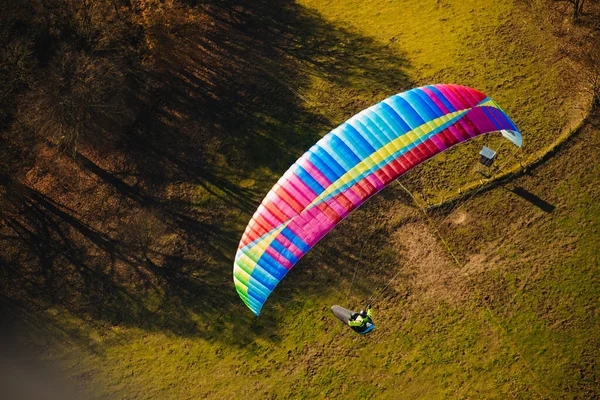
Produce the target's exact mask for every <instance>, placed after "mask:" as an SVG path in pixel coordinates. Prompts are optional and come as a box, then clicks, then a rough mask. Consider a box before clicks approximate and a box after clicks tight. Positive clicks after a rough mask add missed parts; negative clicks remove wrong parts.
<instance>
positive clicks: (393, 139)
mask: <svg viewBox="0 0 600 400" xmlns="http://www.w3.org/2000/svg"><path fill="white" fill-rule="evenodd" d="M497 131H501V132H502V134H503V135H504V136H505V137H506V138H507V139H509V140H511V141H512V142H513V143H515V144H516V145H517V146H519V147H520V146H521V134H520V132H519V130H518V129H517V128H516V126H515V125H514V124H513V122H512V121H511V120H510V119H509V118H508V116H507V115H506V114H505V113H504V112H503V111H502V110H501V109H500V107H499V106H498V105H497V104H496V103H495V102H494V101H493V100H492V99H490V98H489V97H487V96H486V95H485V94H483V93H481V92H479V91H477V90H474V89H470V88H468V87H464V86H458V85H445V84H442V85H432V86H425V87H421V88H417V89H412V90H409V91H407V92H404V93H401V94H398V95H395V96H392V97H390V98H388V99H386V100H384V101H382V102H381V103H378V104H376V105H374V106H372V107H369V108H368V109H366V110H364V111H362V112H360V113H358V114H357V115H355V116H354V117H352V118H350V119H349V120H348V121H346V122H344V123H343V124H341V125H340V126H338V127H337V128H335V129H334V130H333V131H331V132H329V133H328V134H327V135H325V136H324V137H323V138H322V139H321V140H319V141H318V142H317V143H316V144H315V145H314V146H313V147H312V148H311V149H310V150H308V151H307V152H306V153H304V155H303V156H302V157H300V158H299V159H298V161H296V162H295V163H294V164H293V165H292V166H291V167H290V169H289V170H288V171H287V172H286V173H285V174H284V175H283V176H282V177H281V178H280V179H279V181H278V182H277V183H276V184H275V186H274V187H273V188H272V189H271V191H270V192H269V193H268V194H267V197H265V199H264V200H263V201H262V203H261V204H260V206H259V207H258V210H257V211H256V213H255V214H254V216H253V217H252V219H251V220H250V223H249V224H248V227H247V228H246V231H245V232H244V234H243V236H242V240H241V242H240V245H239V248H238V251H237V254H236V256H235V262H234V267H233V279H234V282H235V287H236V289H237V292H238V293H239V295H240V297H241V298H242V300H243V301H244V303H246V305H247V306H248V307H249V308H250V309H251V310H252V311H253V312H254V313H255V314H256V315H258V314H259V313H260V310H261V308H262V306H263V304H264V302H265V301H266V299H267V297H268V296H269V295H270V294H271V292H272V291H273V289H274V288H275V286H276V285H277V284H278V283H279V282H280V281H281V279H283V277H284V276H285V274H287V272H288V271H289V270H290V268H292V267H293V266H294V264H296V263H297V262H298V260H299V259H300V258H301V257H302V256H303V255H304V254H306V252H307V251H308V250H310V248H311V247H312V246H314V245H315V244H316V243H317V242H318V241H319V240H320V239H321V238H322V237H323V236H325V234H327V232H329V231H330V230H331V229H332V228H333V227H334V226H335V225H336V224H338V223H339V222H340V221H341V220H342V219H344V218H345V217H346V216H347V215H348V214H349V213H350V212H352V210H354V209H356V208H357V207H359V206H360V205H361V204H362V203H364V202H365V201H366V200H367V199H369V197H371V196H373V195H374V194H375V193H377V192H378V191H380V190H381V189H383V188H384V187H385V186H386V185H388V184H390V183H391V182H393V181H394V180H395V179H397V178H398V177H399V176H401V175H403V174H404V173H406V172H407V171H409V170H410V169H411V168H413V167H414V166H416V165H418V164H420V163H422V162H423V161H425V160H427V159H429V158H431V157H433V156H434V155H436V154H438V153H440V152H442V151H444V150H446V149H448V148H450V147H451V146H453V145H455V144H457V143H460V142H463V141H466V140H469V139H471V138H474V137H475V136H478V135H481V134H484V133H488V132H497Z"/></svg>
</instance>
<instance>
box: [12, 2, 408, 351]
mask: <svg viewBox="0 0 600 400" xmlns="http://www.w3.org/2000/svg"><path fill="white" fill-rule="evenodd" d="M33 3H35V4H37V3H36V2H32V3H31V4H33ZM27 4H29V3H27ZM181 4H182V5H181V7H182V8H181V9H175V10H173V14H172V15H169V16H160V18H167V17H168V18H172V19H171V20H169V22H170V24H166V23H165V25H161V24H160V23H159V22H160V19H158V20H157V21H154V22H155V23H156V25H152V26H150V27H149V28H147V31H143V29H146V27H144V28H143V29H142V28H139V27H138V28H136V29H138V31H136V32H138V33H137V34H136V35H134V36H131V37H129V39H130V40H131V42H130V43H128V44H127V46H131V47H132V48H134V49H135V48H136V46H138V47H139V54H138V53H135V52H133V53H131V52H130V50H127V51H128V52H127V57H125V56H122V57H121V56H120V55H119V54H120V53H119V51H120V50H116V53H115V50H110V51H109V50H102V51H99V50H98V49H97V47H94V46H96V44H95V43H96V42H95V40H96V39H95V38H96V37H97V35H99V33H97V32H96V33H94V34H88V33H86V32H87V30H85V29H84V30H78V29H80V28H81V26H83V25H81V26H80V25H77V24H74V25H73V24H72V25H69V24H65V26H67V25H68V26H75V27H77V26H79V28H73V30H69V29H71V28H69V29H67V28H64V29H63V28H61V29H63V30H62V31H61V32H63V34H62V35H61V36H60V37H57V36H43V37H40V38H36V39H35V40H38V39H39V41H37V42H36V43H34V45H33V47H34V48H39V49H41V48H42V47H43V48H44V50H43V51H42V50H40V52H41V53H39V54H38V53H34V54H35V57H36V59H32V63H33V67H32V69H33V70H35V71H39V72H40V73H41V74H44V73H47V72H49V71H52V68H56V65H58V64H57V63H58V62H59V61H60V57H62V56H61V54H63V52H61V50H60V49H62V48H63V47H61V43H62V42H65V43H68V44H69V46H73V48H76V49H77V50H76V51H77V52H78V53H77V54H81V57H80V58H77V59H76V60H75V61H73V62H74V64H73V65H75V67H76V66H77V65H80V64H78V63H79V62H80V61H81V60H83V61H85V62H84V63H83V64H81V65H84V66H94V65H100V66H101V68H100V67H99V70H101V71H104V69H103V68H104V67H103V66H105V65H108V64H106V63H96V62H95V61H94V60H97V59H103V60H104V59H110V60H119V62H118V63H117V64H110V65H117V66H123V65H127V66H128V67H127V69H124V70H120V71H125V72H124V74H123V76H122V77H121V78H120V81H119V82H120V85H122V87H118V88H116V89H115V90H116V91H115V92H114V97H118V101H116V100H115V101H112V100H111V101H110V102H108V100H106V101H107V103H106V104H108V105H109V106H110V107H113V108H111V109H110V110H111V111H110V112H104V111H103V112H97V110H96V109H94V108H93V107H94V106H93V105H91V106H90V107H92V108H89V109H83V110H79V111H78V112H83V114H82V115H86V116H87V115H88V114H89V115H90V117H89V119H85V120H83V121H82V122H81V125H80V126H79V127H78V129H79V130H69V131H68V132H76V133H77V135H76V136H75V139H74V140H75V141H73V142H69V143H67V144H65V143H63V142H61V141H60V140H58V139H57V138H56V137H54V136H53V135H52V134H50V133H48V132H47V131H44V130H39V129H37V128H36V127H37V125H36V124H35V123H29V122H31V121H26V122H27V123H25V124H23V123H22V122H21V120H20V118H23V115H20V114H19V113H18V112H17V111H14V112H13V114H11V115H12V116H8V117H7V118H6V119H5V121H6V124H5V125H3V127H2V129H3V136H2V138H7V137H8V133H9V132H19V134H20V135H21V136H19V137H21V138H25V137H30V138H33V141H30V142H29V145H30V152H29V153H28V154H29V155H28V157H29V158H30V159H31V160H30V161H28V162H27V163H20V164H18V168H16V169H17V170H19V171H24V172H26V171H29V172H28V175H27V177H25V175H24V174H21V175H20V174H16V173H15V174H13V173H6V174H5V175H4V176H5V179H4V180H3V181H2V185H1V186H0V193H1V197H0V201H1V206H2V207H1V209H0V242H1V247H2V248H3V249H5V250H4V251H3V252H2V253H1V254H0V266H1V268H0V282H1V283H0V291H1V293H2V294H3V295H4V297H5V298H7V299H10V300H11V301H17V302H19V303H20V304H27V306H24V309H28V310H29V312H32V313H33V312H35V313H43V310H44V309H45V308H46V307H48V306H59V307H63V308H65V309H67V310H68V311H69V312H71V313H73V314H75V315H77V316H79V317H81V318H83V319H84V320H86V321H94V323H95V324H97V325H98V326H100V327H101V326H104V325H105V324H106V325H124V326H135V327H141V328H143V329H147V330H157V331H169V332H172V333H175V334H178V335H193V336H198V337H203V338H206V339H209V340H223V341H231V343H232V344H237V345H242V346H243V345H245V344H247V343H248V342H249V341H252V340H253V339H252V338H253V337H254V335H256V334H259V335H263V336H264V335H267V336H268V337H270V338H271V339H272V340H277V338H276V336H275V335H274V330H275V329H276V327H277V322H276V321H277V318H276V316H277V312H279V311H280V310H281V309H282V308H286V307H289V304H287V303H286V301H287V300H286V299H282V300H277V299H272V300H270V301H269V303H268V305H267V306H266V307H265V312H264V314H263V315H261V318H260V319H258V320H255V321H254V323H252V324H250V322H251V321H252V320H253V317H252V314H251V313H250V311H249V310H247V309H246V308H245V306H244V305H243V303H242V302H241V300H240V299H239V298H238V296H237V293H236V292H235V289H234V286H233V283H232V278H231V270H232V264H233V257H234V255H235V251H236V248H237V244H238V240H239V238H240V237H241V234H242V230H243V226H241V225H240V221H247V220H249V218H250V216H251V214H252V213H253V212H254V210H255V209H256V207H257V206H258V204H259V202H260V200H261V199H262V197H263V196H264V195H265V194H266V192H267V191H268V190H269V188H270V187H271V186H272V184H273V183H274V182H275V180H276V178H275V177H274V176H272V175H270V174H266V173H263V172H262V171H271V172H272V174H273V175H279V174H282V173H283V172H284V171H285V170H286V169H287V168H288V166H289V165H290V164H291V163H292V162H293V161H295V159H296V158H297V157H298V156H300V155H301V154H302V153H303V152H304V151H305V150H306V149H308V148H309V147H310V146H311V145H312V144H313V143H314V142H316V141H317V140H318V138H319V137H320V135H322V134H324V133H326V132H327V131H328V130H330V129H331V128H333V127H334V125H335V124H337V123H339V122H342V120H343V118H345V117H349V116H350V115H352V114H353V113H355V112H356V111H358V110H360V109H361V108H363V106H367V105H368V104H361V103H360V102H359V103H353V104H350V105H347V106H346V108H344V109H343V110H340V111H339V113H336V117H335V119H339V120H335V121H333V120H331V119H330V118H326V117H323V115H322V113H321V112H320V110H319V109H318V106H319V104H318V103H316V100H315V101H313V100H311V99H307V98H305V97H304V96H303V92H304V91H305V90H306V88H308V87H309V85H310V80H311V79H312V77H320V78H324V79H327V81H328V82H333V83H334V84H336V85H342V86H343V85H345V84H348V83H350V82H352V86H353V88H359V89H361V90H364V91H365V93H371V94H372V95H373V96H379V97H385V96H387V95H390V94H391V93H395V92H399V91H401V90H403V89H406V88H408V87H410V86H411V84H410V82H409V81H408V79H407V77H406V75H405V73H404V72H403V69H404V68H406V67H407V66H408V63H407V61H406V60H405V59H403V58H401V57H399V56H398V55H397V54H395V53H391V52H390V50H389V49H388V48H387V47H385V46H383V45H380V44H378V43H376V42H374V41H373V40H372V39H369V38H364V37H361V36H359V35H357V34H355V33H353V32H351V31H348V30H346V29H343V28H339V27H336V26H332V25H331V24H329V23H327V22H326V21H324V20H323V19H321V18H320V17H319V16H318V15H317V14H315V13H313V12H311V11H309V10H307V9H304V8H303V7H301V6H298V5H296V4H294V3H293V2H291V1H259V2H252V3H251V4H246V3H244V4H241V3H236V2H231V3H227V2H225V3H221V2H219V3H215V4H213V3H203V4H201V5H200V4H198V3H197V2H190V1H188V2H181ZM178 13H180V14H178ZM190 13H191V14H193V15H194V16H195V17H196V18H197V19H198V20H197V23H193V22H190V21H189V20H185V21H184V19H185V18H184V17H185V16H186V15H190ZM60 15H62V14H60ZM83 15H85V14H83ZM76 16H80V14H76ZM63 17H64V18H67V17H68V15H67V16H63ZM20 18H22V15H21V17H20ZM78 18H79V17H78ZM157 18H158V17H157ZM178 18H182V20H181V21H184V22H181V21H180V20H179V19H178ZM93 20H94V19H93V18H92V21H93ZM107 20H109V19H107ZM123 20H125V19H119V16H115V21H116V22H114V24H115V25H114V26H115V27H118V28H119V29H126V28H124V27H123V25H122V24H124V22H122V21H123ZM37 23H40V22H39V21H38V22H34V24H37ZM19 25H20V26H21V25H23V22H22V21H21V22H19ZM92 25H93V24H92ZM167 25H168V26H167ZM11 29H12V28H11ZM56 29H58V28H56ZM81 29H83V28H81ZM90 29H91V28H90ZM127 29H130V28H127ZM131 29H133V28H131ZM144 35H145V36H144ZM61 41H62V42H61ZM144 41H146V42H148V43H151V45H148V47H144V48H143V47H142V45H141V44H140V43H142V42H144ZM42 43H46V44H47V46H45V47H44V46H41V44H42ZM114 43H116V44H119V46H121V45H123V41H122V38H119V37H117V38H116V39H114ZM123 46H125V45H123ZM115 48H117V49H119V48H120V47H118V46H117V47H115ZM128 48H129V47H128ZM123 51H125V50H123ZM111 52H112V53H111ZM135 54H137V55H135ZM137 56H140V57H142V59H144V60H145V61H143V62H141V61H139V60H137V59H136V58H135V57H137ZM57 57H58V58H57ZM77 60H80V61H77ZM148 60H150V61H148ZM83 61H81V62H83ZM86 68H87V67H86ZM90 68H91V67H90ZM115 68H117V67H115ZM118 68H120V67H118ZM86 71H88V70H87V69H86ZM111 71H113V70H111ZM113 73H114V74H115V76H117V75H118V76H121V75H120V73H118V72H114V71H113V72H111V74H113ZM83 76H84V78H85V77H86V76H87V75H85V74H84V75H83ZM110 76H112V75H110ZM63 78H64V77H62V75H60V76H59V77H58V78H56V82H59V83H60V82H63V80H64V79H63ZM107 79H108V78H107ZM56 82H54V83H52V85H55V84H57V83H56ZM49 87H54V86H49ZM61 87H62V86H61ZM74 87H79V86H74ZM44 88H45V87H44V85H43V82H41V81H36V83H35V85H33V86H31V87H30V88H28V87H27V85H24V86H23V87H22V88H21V89H20V90H21V94H22V96H23V98H25V99H27V98H28V97H27V96H28V94H29V95H32V96H33V95H35V94H36V93H41V92H38V91H42V90H44ZM45 89H47V88H45ZM117 89H118V90H117ZM65 90H66V89H65ZM69 90H70V89H69ZM77 90H80V89H77ZM68 93H69V92H68V90H67V92H65V95H68ZM92 93H96V92H92ZM101 95H102V96H104V95H105V94H104V93H101ZM101 99H104V97H101ZM13 100H14V101H15V102H18V101H19V99H18V98H16V97H15V98H13ZM318 100H323V99H318ZM103 101H104V100H103ZM35 104H37V105H36V107H38V106H39V107H41V106H42V105H43V106H48V104H51V102H49V103H44V104H42V105H39V103H35ZM116 104H118V105H119V106H118V107H117V109H114V107H115V105H116ZM110 107H109V108H110ZM25 108H27V107H25ZM15 110H16V108H15ZM90 110H91V111H90ZM63 111H64V110H63ZM63 111H61V110H59V111H55V113H56V112H63ZM88 112H89V113H88ZM51 114H52V113H50V114H47V115H51ZM25 115H28V114H27V113H26V114H25ZM76 115H79V114H76ZM86 118H87V117H86ZM57 121H58V122H60V123H64V121H71V120H69V119H65V120H63V119H57ZM34 122H35V121H34ZM32 143H33V144H34V145H31V144H32ZM18 149H20V148H17V150H18ZM16 153H17V154H18V151H17V152H16ZM25 158H27V157H24V156H23V155H22V154H21V155H18V156H17V157H16V158H14V160H24V159H25ZM15 165H17V162H16V161H15ZM32 166H33V168H31V167H32ZM30 168H31V169H30ZM261 176H264V178H261ZM247 181H250V183H248V182H247ZM359 212H361V213H364V214H367V215H368V214H369V213H370V212H371V211H369V209H366V210H360V211H359ZM378 229H379V230H380V229H383V231H377V230H378ZM337 230H338V231H342V230H344V232H346V233H347V232H348V231H349V230H351V231H352V233H351V235H352V236H356V240H360V241H361V242H362V241H364V240H366V239H365V238H364V237H363V236H361V235H364V233H365V232H369V231H371V230H375V231H373V232H371V234H369V237H370V238H372V239H373V240H374V241H373V242H372V243H375V244H376V243H378V240H377V238H379V239H381V240H383V239H384V238H385V232H384V231H385V228H371V227H370V224H369V221H368V219H367V218H355V219H348V220H347V221H344V223H343V224H342V226H340V227H338V228H337ZM332 236H333V237H332V238H331V239H330V240H325V241H323V243H320V244H319V245H318V246H317V247H316V248H315V249H314V251H313V252H311V254H309V255H308V256H307V258H306V259H305V260H302V261H301V262H300V263H299V265H298V266H297V267H296V269H295V270H294V271H293V272H292V273H290V275H289V276H288V277H287V278H286V280H285V281H284V282H283V283H282V285H281V287H280V288H278V293H279V294H286V295H287V296H295V295H298V296H300V297H302V296H310V295H312V294H314V293H315V292H318V291H319V290H321V288H322V287H327V285H328V283H332V282H335V281H338V280H339V279H341V278H340V277H341V276H346V275H347V269H348V268H350V266H352V267H354V266H355V265H357V264H358V266H359V267H360V268H363V267H364V268H367V267H368V268H371V269H375V270H381V271H382V274H381V281H382V282H384V281H385V279H387V278H389V277H388V275H389V274H390V273H389V271H390V270H391V269H390V267H389V264H390V263H393V262H394V261H395V260H394V258H393V257H392V256H390V257H389V259H388V258H385V257H384V258H380V259H377V260H374V259H370V258H369V256H368V255H367V256H361V255H360V254H357V252H356V245H355V242H353V241H352V240H348V237H347V235H343V237H341V235H335V234H334V235H332ZM338 236H339V237H338ZM365 254H369V253H368V252H367V251H365ZM305 267H306V268H305ZM369 285H372V286H373V287H376V286H377V285H378V282H370V283H369ZM358 286H359V284H357V287H358ZM275 297H277V296H275ZM41 321H43V320H41ZM40 323H41V324H43V322H40ZM232 325H233V326H235V329H229V328H231V326H232ZM48 331H49V332H54V330H53V329H49V330H48ZM224 331H227V332H233V333H228V334H227V335H223V334H222V333H223V332H224ZM231 335H233V336H231Z"/></svg>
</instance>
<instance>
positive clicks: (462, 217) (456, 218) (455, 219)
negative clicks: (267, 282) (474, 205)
mask: <svg viewBox="0 0 600 400" xmlns="http://www.w3.org/2000/svg"><path fill="white" fill-rule="evenodd" d="M468 217H469V215H468V214H467V213H466V211H459V212H457V213H456V214H455V215H453V216H452V217H451V219H450V221H452V223H453V224H456V225H463V224H464V223H465V222H467V219H468Z"/></svg>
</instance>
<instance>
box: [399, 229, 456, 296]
mask: <svg viewBox="0 0 600 400" xmlns="http://www.w3.org/2000/svg"><path fill="white" fill-rule="evenodd" d="M391 241H392V243H393V245H394V246H395V247H396V248H399V249H402V250H401V251H400V255H401V258H402V260H403V261H402V263H403V264H404V266H403V269H404V271H405V273H404V276H405V279H406V281H407V283H408V284H409V285H410V286H411V287H412V290H411V291H410V292H411V293H412V294H413V295H417V296H419V297H424V298H426V299H432V300H435V301H443V302H446V303H449V304H457V303H458V302H460V301H462V300H463V299H464V297H465V293H467V290H466V289H467V287H466V285H465V280H464V278H463V276H462V274H461V273H460V272H459V271H458V269H457V268H456V266H455V265H454V264H453V263H452V261H451V260H450V258H449V257H448V255H447V254H446V252H445V250H444V248H443V246H442V245H441V244H440V243H439V241H438V240H437V238H436V237H435V236H434V235H433V234H432V233H431V232H430V230H429V227H428V226H427V224H425V223H422V222H418V223H411V224H408V225H405V226H403V227H402V228H401V229H399V230H398V231H396V232H395V233H394V234H393V235H392V237H391Z"/></svg>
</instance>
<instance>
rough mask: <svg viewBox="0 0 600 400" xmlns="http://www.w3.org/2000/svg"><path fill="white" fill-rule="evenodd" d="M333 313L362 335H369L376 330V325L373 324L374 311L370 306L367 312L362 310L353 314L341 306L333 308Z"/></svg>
mask: <svg viewBox="0 0 600 400" xmlns="http://www.w3.org/2000/svg"><path fill="white" fill-rule="evenodd" d="M331 312H332V313H333V315H335V316H336V318H337V319H339V320H340V321H342V322H343V323H344V324H346V325H348V326H349V327H350V328H351V329H352V330H353V331H354V332H356V333H359V334H361V335H364V334H367V333H369V332H371V331H372V330H373V328H375V324H374V323H373V309H372V308H371V305H370V304H369V305H368V306H367V309H366V310H361V311H360V312H352V311H350V310H347V309H345V308H343V307H340V306H333V307H331Z"/></svg>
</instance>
